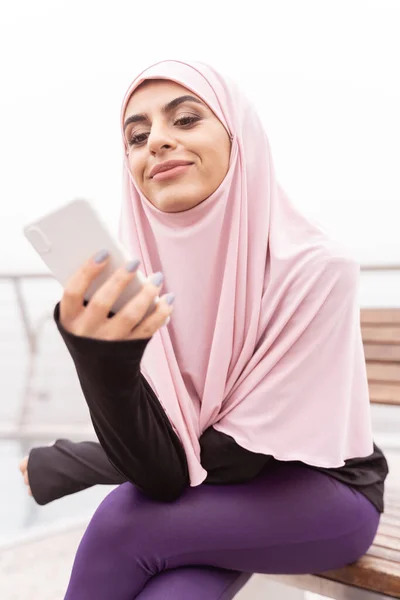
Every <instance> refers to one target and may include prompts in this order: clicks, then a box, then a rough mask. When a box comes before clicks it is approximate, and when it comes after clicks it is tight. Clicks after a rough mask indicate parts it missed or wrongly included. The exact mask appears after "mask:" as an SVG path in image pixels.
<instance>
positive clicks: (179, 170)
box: [152, 163, 193, 181]
mask: <svg viewBox="0 0 400 600" xmlns="http://www.w3.org/2000/svg"><path fill="white" fill-rule="evenodd" d="M192 165H193V163H192V164H189V165H179V166H178V167H173V168H172V169H167V170H166V171H160V172H159V173H156V174H155V175H153V177H152V179H155V180H156V181H164V180H166V179H174V178H175V177H178V176H179V175H183V174H184V173H186V171H188V170H189V168H190V167H191V166H192Z"/></svg>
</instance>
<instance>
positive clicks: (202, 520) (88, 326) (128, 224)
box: [23, 61, 387, 600]
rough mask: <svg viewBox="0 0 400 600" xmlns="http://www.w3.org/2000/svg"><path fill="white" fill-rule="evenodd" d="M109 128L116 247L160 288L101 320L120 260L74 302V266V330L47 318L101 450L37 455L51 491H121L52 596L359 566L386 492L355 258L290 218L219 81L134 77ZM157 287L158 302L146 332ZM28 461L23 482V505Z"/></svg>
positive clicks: (147, 599) (221, 585) (77, 290)
mask: <svg viewBox="0 0 400 600" xmlns="http://www.w3.org/2000/svg"><path fill="white" fill-rule="evenodd" d="M120 117H121V121H120V124H121V134H122V143H123V148H124V152H125V154H124V155H123V160H124V165H123V166H124V169H123V202H122V207H121V218H120V239H121V242H122V243H123V244H124V245H125V246H126V248H127V249H128V250H129V252H130V254H131V256H132V257H136V258H137V260H136V261H135V262H134V265H135V268H136V267H137V265H138V263H139V262H141V263H142V267H143V270H144V273H145V274H147V275H149V274H150V273H152V272H154V271H156V272H155V274H154V275H153V276H152V277H151V278H150V281H149V283H148V284H147V287H146V289H145V290H144V295H143V296H142V297H141V299H139V300H136V297H135V298H133V299H132V300H131V301H130V302H131V303H132V305H131V308H130V310H129V311H128V310H127V311H125V313H124V314H122V315H121V312H122V313H123V311H124V310H125V309H122V311H119V312H117V313H116V314H115V315H111V316H110V317H109V312H108V311H109V309H110V307H111V306H113V302H114V297H115V296H117V297H118V295H119V293H120V292H119V290H120V289H123V287H124V285H125V284H124V282H126V281H129V280H130V278H131V277H134V275H133V274H132V272H131V271H132V269H131V267H132V265H131V266H129V268H128V271H129V273H127V272H126V271H125V272H121V273H120V274H119V276H118V280H116V281H113V280H111V281H109V282H106V283H105V284H104V285H103V286H102V288H100V290H101V291H100V293H98V296H97V298H96V299H95V300H93V298H92V299H91V300H90V302H89V303H88V305H87V306H86V307H82V304H83V300H82V298H83V296H82V294H83V291H84V290H85V289H86V286H87V283H88V281H90V280H91V277H94V276H95V275H96V274H97V273H99V272H100V270H101V267H100V266H99V265H98V264H93V265H91V267H90V270H89V271H88V267H87V266H86V268H85V269H84V270H83V271H82V273H83V275H84V277H83V278H82V276H81V275H82V273H78V274H77V278H76V280H75V283H76V285H75V287H74V286H72V287H71V286H70V289H69V290H68V291H69V293H68V294H67V295H66V296H64V297H63V300H62V301H61V314H62V312H63V311H62V307H63V302H64V306H66V309H65V310H66V314H67V316H68V314H69V313H68V310H67V309H68V308H69V306H70V305H71V300H72V303H73V305H72V309H73V310H72V309H71V310H70V313H71V315H72V316H71V317H70V319H69V320H68V319H66V321H65V320H64V321H63V319H62V318H60V310H59V308H58V307H56V310H55V313H54V315H55V320H56V323H57V326H58V329H59V331H60V334H61V335H62V337H63V339H64V341H65V343H66V345H67V347H68V349H69V351H70V354H71V356H72V358H73V360H74V363H75V366H76V369H77V373H78V376H79V379H80V382H81V385H82V390H83V391H84V395H85V399H86V402H87V404H88V407H89V410H90V415H91V417H92V420H93V424H94V427H95V429H96V433H97V435H98V437H99V440H100V443H101V446H102V448H103V449H104V452H103V453H102V448H101V447H100V446H95V447H93V446H90V447H88V446H87V445H85V446H84V447H83V446H82V447H81V448H80V450H77V449H76V448H74V446H73V445H71V443H69V442H68V441H67V442H60V443H58V448H56V449H54V448H53V449H52V450H53V451H55V452H57V451H58V452H59V456H60V455H61V454H62V455H63V456H64V461H65V460H68V461H69V468H68V470H69V472H73V471H74V472H75V475H74V478H75V483H73V486H75V487H74V489H71V488H70V489H69V491H68V492H67V493H72V492H73V491H76V490H77V489H82V486H85V485H86V487H87V486H88V485H92V484H93V482H98V481H100V482H104V481H109V482H111V481H112V482H115V483H117V482H121V483H122V482H125V483H122V485H120V486H119V487H118V488H117V489H116V490H114V491H113V492H112V493H111V494H110V495H109V496H108V497H107V498H106V499H105V500H104V502H103V503H102V504H101V505H100V507H99V508H98V509H97V511H96V513H95V515H94V516H93V519H92V520H91V522H90V524H89V526H88V529H87V531H86V532H85V535H84V537H83V539H82V542H81V544H80V546H79V549H78V552H77V555H76V559H75V562H74V566H73V570H72V574H71V580H70V583H69V587H68V590H67V595H66V597H65V598H66V600H88V599H90V600H91V599H92V598H95V599H96V600H110V598H112V599H113V600H133V598H138V599H139V598H140V600H165V599H166V598H174V600H187V599H188V598H190V599H191V600H200V599H201V600H203V599H206V598H207V600H217V599H218V600H230V599H231V598H233V596H234V595H235V593H236V591H237V590H238V589H239V588H240V587H241V586H242V585H243V584H244V582H245V581H246V580H247V579H248V577H249V575H250V573H253V572H259V573H291V574H295V573H319V572H321V571H327V570H330V569H335V568H339V567H341V566H345V565H347V564H349V563H350V562H354V561H355V560H357V559H358V558H359V557H360V556H362V555H363V554H364V553H365V552H366V550H367V549H368V548H369V546H370V545H371V543H372V541H373V538H374V536H375V534H376V531H377V527H378V523H379V518H380V513H381V512H383V487H384V481H385V477H386V475H387V463H386V460H385V457H384V455H383V454H382V452H381V451H380V449H379V448H378V447H376V446H375V445H374V443H373V439H372V432H371V421H370V407H369V397H368V382H367V376H366V368H365V357H364V353H363V345H362V338H361V330H360V314H359V306H358V278H359V265H358V263H357V262H356V261H355V260H354V259H353V258H352V257H351V256H350V255H349V253H348V251H347V249H345V248H343V247H342V246H341V245H340V244H338V243H337V242H336V241H334V240H332V239H330V238H329V237H328V236H327V235H326V233H325V232H323V231H322V230H320V228H318V227H317V226H316V225H314V224H313V223H311V222H309V221H308V220H307V218H306V217H304V216H303V215H302V214H301V213H299V211H298V210H297V209H296V207H295V206H294V205H293V204H292V202H291V200H290V198H289V197H288V196H287V194H285V192H284V190H283V189H282V188H281V186H280V185H279V183H278V181H277V178H276V173H275V169H274V163H273V160H272V156H271V150H270V146H269V142H268V138H267V135H266V133H265V131H264V128H263V126H262V123H261V121H260V118H259V116H258V115H257V112H256V111H255V109H254V107H253V106H252V105H251V103H250V102H249V101H248V99H247V98H246V97H245V95H244V94H243V92H242V91H241V90H240V88H239V87H238V86H237V85H236V84H235V83H234V82H232V81H230V80H229V79H227V78H224V77H223V76H222V75H221V74H219V73H218V72H217V71H216V70H215V69H213V67H211V66H209V65H204V64H203V63H192V64H189V63H184V62H181V61H162V62H161V63H157V64H156V65H153V66H151V67H149V68H148V69H146V70H145V71H144V72H143V73H141V74H140V75H139V76H138V77H136V78H135V79H134V81H133V83H132V84H131V86H130V87H129V89H128V91H127V93H126V95H125V98H124V100H123V103H122V107H121V115H120ZM100 258H101V260H103V259H104V255H103V254H101V255H100ZM88 273H89V274H88ZM90 274H92V275H90ZM163 275H164V283H165V285H166V287H167V289H168V290H171V292H173V296H172V297H171V295H170V294H167V296H166V297H165V301H164V302H163V301H160V302H159V303H158V305H157V307H158V308H157V309H156V312H157V311H158V312H157V314H156V315H155V317H154V318H153V316H150V317H148V318H147V319H145V321H144V322H145V323H146V320H147V321H148V320H149V319H150V318H151V319H153V320H152V321H151V322H150V323H148V324H147V325H146V326H145V327H144V326H143V323H142V322H141V320H140V319H141V315H143V314H144V312H145V311H146V310H147V307H148V306H149V302H153V300H154V297H155V296H156V295H157V294H158V293H159V291H160V288H161V285H162V281H163ZM77 284H79V285H77ZM175 295H176V306H175V304H174V308H173V309H172V308H171V306H170V304H171V302H173V299H174V298H175ZM128 305H129V303H128ZM169 315H171V316H172V318H171V321H170V322H169V323H168V325H167V326H165V320H166V317H167V316H169ZM70 323H72V329H71V326H70V327H69V324H70ZM141 328H142V329H141ZM138 330H139V332H138ZM44 452H45V453H46V456H47V459H48V461H49V462H50V463H52V464H53V465H54V464H55V462H57V459H55V462H53V459H52V456H54V455H51V450H49V449H45V450H44ZM35 455H36V458H37V456H38V453H37V452H36V453H34V455H33V457H35ZM41 455H42V457H43V453H41ZM65 457H66V458H65ZM90 457H91V458H90ZM101 457H102V460H101ZM99 459H100V464H99ZM110 462H111V463H112V465H113V466H114V467H111V465H110ZM77 463H79V466H77ZM90 463H91V464H92V466H91V467H90ZM94 463H95V464H94ZM58 464H59V463H58ZM38 465H39V462H38V461H37V460H36V469H35V460H34V459H33V462H31V459H29V464H28V465H25V464H24V465H23V467H24V468H25V471H26V467H27V468H28V471H29V481H27V483H29V484H30V486H31V489H32V493H33V495H34V497H36V498H38V497H39V493H40V489H39V488H40V487H42V488H44V487H45V486H44V485H43V486H40V485H39V486H38V485H37V483H38V479H37V476H36V477H35V473H36V474H37V473H38V472H39V466H38ZM41 465H42V466H43V461H42V463H41ZM74 465H75V466H74ZM110 468H111V470H112V472H111V474H110ZM85 471H86V473H85ZM88 471H89V472H91V475H90V473H88ZM42 472H43V471H42ZM76 473H78V474H76ZM64 480H65V478H64ZM55 481H56V477H54V476H53V477H51V484H52V486H53V490H54V487H57V485H54V482H55ZM53 490H50V494H53V497H55V492H54V491H53ZM64 490H65V487H64ZM45 491H46V490H45ZM64 493H65V492H64ZM60 495H62V494H60ZM48 498H49V494H47V496H44V497H43V496H42V499H43V501H44V502H45V501H48Z"/></svg>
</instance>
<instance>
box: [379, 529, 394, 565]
mask: <svg viewBox="0 0 400 600" xmlns="http://www.w3.org/2000/svg"><path fill="white" fill-rule="evenodd" d="M373 545H374V546H380V547H382V548H387V549H388V550H389V549H390V550H398V551H399V553H400V538H396V537H393V536H391V535H385V534H383V533H381V530H380V528H379V530H378V533H377V534H376V536H375V539H374V544H373ZM399 562H400V556H399Z"/></svg>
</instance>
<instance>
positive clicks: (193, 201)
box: [124, 80, 231, 212]
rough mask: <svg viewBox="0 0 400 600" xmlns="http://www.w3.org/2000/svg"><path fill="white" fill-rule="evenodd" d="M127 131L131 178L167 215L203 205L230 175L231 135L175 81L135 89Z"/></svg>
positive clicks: (126, 117)
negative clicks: (227, 175) (226, 176)
mask: <svg viewBox="0 0 400 600" xmlns="http://www.w3.org/2000/svg"><path fill="white" fill-rule="evenodd" d="M124 132H125V143H126V148H127V156H128V161H129V168H130V171H131V173H132V176H133V178H134V180H135V182H136V183H137V185H138V187H139V188H140V191H141V192H142V193H143V194H144V195H145V196H146V198H147V199H148V200H149V201H150V202H151V203H152V204H153V205H154V206H156V207H157V208H159V209H160V210H162V211H163V212H182V211H185V210H190V209H191V208H193V207H194V206H196V205H197V204H200V203H201V202H203V200H205V199H206V198H208V197H209V196H210V195H211V194H213V193H214V192H215V190H216V189H217V188H218V187H219V185H220V184H221V182H222V181H223V179H224V177H225V175H226V173H227V172H228V169H229V159H230V150H231V137H230V135H229V133H228V131H227V130H226V129H225V127H224V125H223V124H222V123H221V121H220V120H219V119H218V118H217V117H216V116H215V114H214V113H213V112H212V110H211V109H210V108H209V107H208V106H207V104H205V103H204V102H203V101H202V100H201V99H200V98H199V97H197V96H195V95H193V94H191V93H190V94H189V90H187V89H186V88H184V87H183V86H181V85H179V84H177V83H174V82H172V81H165V80H148V81H145V82H143V83H142V84H141V85H140V86H138V87H137V88H136V90H135V91H134V93H133V94H132V97H131V99H130V100H129V102H128V104H127V107H126V111H125V115H124ZM175 161H176V162H175Z"/></svg>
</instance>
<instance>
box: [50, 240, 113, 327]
mask: <svg viewBox="0 0 400 600" xmlns="http://www.w3.org/2000/svg"><path fill="white" fill-rule="evenodd" d="M108 258H109V253H108V251H107V250H101V251H100V252H98V253H97V254H95V256H92V257H91V258H89V259H88V260H87V261H86V262H85V263H83V265H82V266H81V267H80V268H79V269H78V270H77V271H76V272H75V273H74V274H73V275H72V277H71V278H70V279H69V280H68V282H67V284H66V285H65V287H64V293H63V297H62V299H61V303H60V316H61V319H62V320H64V319H67V320H68V319H71V318H73V317H75V316H76V315H77V314H78V313H79V311H80V310H81V309H82V306H83V300H84V297H85V292H86V290H87V289H88V287H89V286H90V284H91V283H92V281H93V279H95V277H97V275H98V274H99V273H100V272H101V270H102V269H103V267H104V266H105V264H106V263H107V260H108Z"/></svg>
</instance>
